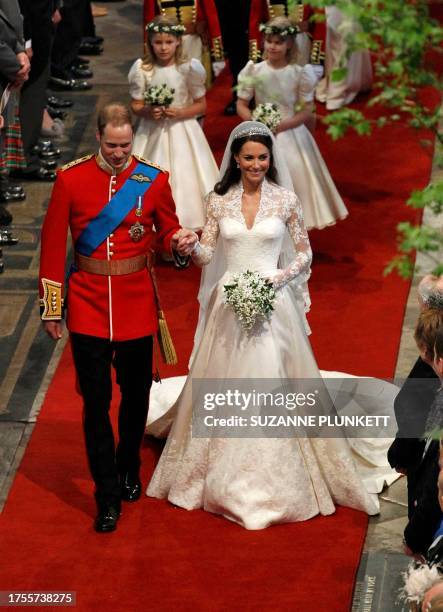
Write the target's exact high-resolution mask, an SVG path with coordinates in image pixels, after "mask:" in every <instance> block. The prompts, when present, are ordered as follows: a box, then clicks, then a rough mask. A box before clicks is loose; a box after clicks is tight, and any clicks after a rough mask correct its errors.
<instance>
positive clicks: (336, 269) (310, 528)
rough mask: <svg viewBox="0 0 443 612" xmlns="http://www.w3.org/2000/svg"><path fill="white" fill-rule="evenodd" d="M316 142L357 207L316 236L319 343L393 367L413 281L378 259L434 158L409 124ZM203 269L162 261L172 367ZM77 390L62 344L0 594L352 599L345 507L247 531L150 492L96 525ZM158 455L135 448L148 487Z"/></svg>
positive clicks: (374, 368) (307, 602)
mask: <svg viewBox="0 0 443 612" xmlns="http://www.w3.org/2000/svg"><path fill="white" fill-rule="evenodd" d="M222 85H223V79H222V81H221V82H219V84H218V86H217V87H216V88H214V89H213V91H212V92H211V96H210V112H209V114H208V117H207V119H206V128H207V133H208V135H209V138H210V141H211V144H214V145H215V146H214V148H215V150H216V153H217V154H218V155H219V154H220V152H221V151H222V150H223V148H224V142H225V141H226V137H227V134H228V133H229V131H230V129H231V127H232V125H234V124H235V123H236V120H235V119H234V120H229V121H226V120H225V119H224V118H221V117H217V116H216V115H215V112H216V111H217V110H218V111H219V110H220V109H222V108H223V106H224V104H225V103H226V102H227V99H228V97H229V94H227V93H224V92H222V91H221V87H222ZM318 142H319V145H320V148H321V150H322V151H323V153H324V155H325V158H326V161H327V163H328V165H329V167H330V169H331V171H332V174H333V176H334V178H335V180H336V182H337V186H338V188H339V190H340V191H341V193H342V194H343V196H344V198H345V200H346V203H347V205H348V206H349V210H350V217H349V219H348V220H346V221H344V222H341V223H339V224H338V225H337V226H336V227H333V228H328V229H326V230H324V231H322V232H312V235H311V239H312V244H313V249H314V254H315V264H314V270H313V277H312V282H311V291H312V299H313V308H312V313H311V315H310V323H311V326H312V329H313V336H312V342H313V345H314V350H315V354H316V355H317V358H318V361H319V364H320V366H321V367H322V368H325V369H335V370H345V371H349V372H352V373H354V374H372V375H377V376H391V375H392V374H393V371H394V365H395V361H396V356H397V350H398V342H399V335H400V329H401V323H402V315H403V311H404V307H405V299H406V296H407V292H408V289H409V284H408V283H405V282H403V281H401V280H399V279H398V278H396V277H389V278H387V279H385V278H383V276H382V270H383V267H384V266H385V264H386V263H387V261H388V260H389V259H390V258H391V257H392V255H393V254H394V252H395V226H396V224H397V223H398V221H399V220H403V219H406V218H411V217H412V215H411V212H410V211H408V210H407V209H405V207H404V205H403V202H404V199H405V197H406V196H407V194H408V192H409V191H410V190H411V189H412V188H417V187H421V186H423V185H424V184H425V183H426V182H427V180H428V178H429V171H430V157H428V155H427V154H426V153H425V152H424V151H423V149H421V147H420V146H419V144H418V135H417V134H416V133H413V132H411V131H410V130H408V129H406V128H404V127H401V126H397V127H396V128H389V129H384V130H382V131H379V132H377V133H375V134H374V135H373V136H372V137H371V138H366V139H362V138H359V137H356V136H355V137H354V136H352V135H351V136H349V137H347V138H346V139H344V140H343V141H340V142H338V143H332V142H330V141H329V140H328V139H327V137H326V136H325V134H324V130H323V128H321V127H320V128H319V131H318ZM198 275H199V273H198V270H196V269H192V268H191V269H190V270H187V271H182V272H176V271H175V270H171V269H170V268H167V267H162V268H161V270H159V277H160V285H161V289H162V295H163V296H164V297H163V301H164V306H165V310H166V311H167V313H168V316H169V321H170V323H171V327H172V330H173V332H174V337H175V339H176V343H177V347H178V351H179V354H180V364H179V365H178V366H177V367H176V368H169V369H168V370H167V375H172V374H175V373H184V372H185V369H186V364H187V360H188V356H189V352H190V349H191V343H192V335H193V329H194V325H195V321H196V316H197V307H196V301H195V295H196V290H197V285H198ZM162 369H163V372H164V373H165V368H162ZM73 389H74V381H73V371H72V365H71V360H70V354H69V352H68V351H66V352H65V354H64V356H63V358H62V361H61V363H60V366H59V368H58V370H57V373H56V375H55V377H54V380H53V381H52V384H51V386H50V389H49V391H48V394H47V396H46V400H45V404H44V406H43V410H42V413H41V416H40V418H39V422H38V426H37V427H36V430H35V432H34V434H33V436H32V439H31V442H30V444H29V446H28V449H27V451H26V454H25V457H24V460H23V462H22V465H21V467H20V470H19V472H18V474H17V477H16V480H15V483H14V486H13V488H12V491H11V493H10V497H9V499H8V502H7V505H6V508H5V510H4V512H3V514H2V515H1V517H0V547H1V550H3V551H4V552H3V564H2V573H1V578H0V590H6V589H8V590H10V589H20V590H31V591H40V590H57V591H60V590H64V591H65V590H75V591H77V602H78V603H77V609H78V610H81V611H82V612H83V611H89V610H94V609H97V610H100V611H101V610H105V611H114V610H116V611H117V610H118V611H120V610H125V611H126V610H128V611H137V612H138V611H142V610H145V609H152V610H171V609H176V610H193V611H196V610H201V611H203V610H205V611H206V610H211V611H218V610H220V611H222V610H228V609H232V610H257V609H258V610H273V611H277V610H294V611H295V612H299V611H300V612H301V611H302V610H303V611H304V612H314V611H318V610H322V611H323V610H325V611H326V610H327V611H328V612H344V611H345V610H348V609H349V606H350V601H351V594H352V585H353V581H354V576H355V572H356V569H357V566H358V561H359V558H360V553H361V547H362V544H363V540H364V536H365V531H366V524H367V518H366V517H365V516H364V515H363V514H361V513H359V512H354V511H351V510H347V509H343V508H339V509H338V510H337V512H336V514H335V515H334V516H333V517H326V518H323V517H317V518H315V519H312V520H310V521H307V522H305V523H299V524H291V525H279V526H275V527H271V528H269V529H266V530H264V531H259V532H248V531H246V530H244V529H242V528H241V527H239V526H237V525H234V524H231V523H230V522H228V521H226V520H224V519H222V518H219V517H216V516H213V515H210V514H209V513H205V512H203V511H195V512H186V511H185V510H181V509H176V508H174V507H172V506H171V505H169V504H168V503H167V502H164V501H157V500H152V499H148V498H143V499H142V500H141V501H140V502H139V503H137V504H135V505H132V506H130V505H125V506H124V514H123V517H122V519H121V521H120V523H119V528H118V531H117V532H116V533H115V534H112V535H98V534H95V533H94V532H93V531H92V527H91V523H92V518H93V516H94V511H95V509H94V504H93V501H92V484H91V482H90V480H89V476H88V473H87V469H86V461H85V455H84V450H83V443H82V435H81V407H80V401H79V398H78V396H76V395H75V394H74V391H73ZM114 413H115V407H114ZM157 452H158V449H156V448H155V447H146V448H145V449H144V452H143V459H144V464H143V477H144V482H146V481H147V480H148V478H149V474H150V473H151V472H152V469H153V466H154V462H155V456H156V453H157Z"/></svg>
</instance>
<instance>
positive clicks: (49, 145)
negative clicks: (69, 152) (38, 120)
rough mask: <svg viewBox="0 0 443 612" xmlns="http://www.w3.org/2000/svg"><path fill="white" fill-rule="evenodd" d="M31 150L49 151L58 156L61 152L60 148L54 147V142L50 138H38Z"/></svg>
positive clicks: (37, 151) (38, 151)
mask: <svg viewBox="0 0 443 612" xmlns="http://www.w3.org/2000/svg"><path fill="white" fill-rule="evenodd" d="M32 150H33V151H34V152H35V153H42V152H43V151H44V152H48V151H50V152H51V153H55V156H56V157H60V155H61V154H62V153H61V151H60V149H58V148H57V147H54V143H53V142H52V140H44V139H43V138H40V139H39V141H38V142H37V144H36V145H35V147H33V149H32Z"/></svg>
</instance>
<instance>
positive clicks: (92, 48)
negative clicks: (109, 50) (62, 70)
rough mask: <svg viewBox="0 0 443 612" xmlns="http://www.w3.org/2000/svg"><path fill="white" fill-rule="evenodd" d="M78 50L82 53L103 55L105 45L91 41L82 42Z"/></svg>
mask: <svg viewBox="0 0 443 612" xmlns="http://www.w3.org/2000/svg"><path fill="white" fill-rule="evenodd" d="M78 51H79V53H81V54H82V55H101V54H102V53H103V47H101V46H100V45H93V44H91V43H82V45H81V47H80V49H79V50H78Z"/></svg>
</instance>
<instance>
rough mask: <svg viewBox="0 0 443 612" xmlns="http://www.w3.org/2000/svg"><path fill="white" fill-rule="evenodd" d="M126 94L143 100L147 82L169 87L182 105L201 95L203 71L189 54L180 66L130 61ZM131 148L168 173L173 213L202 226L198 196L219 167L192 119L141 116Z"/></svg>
mask: <svg viewBox="0 0 443 612" xmlns="http://www.w3.org/2000/svg"><path fill="white" fill-rule="evenodd" d="M128 80H129V93H130V95H131V97H132V98H133V99H135V100H143V99H144V94H145V92H146V91H147V89H148V88H149V87H150V86H151V85H163V84H166V85H167V86H168V87H170V88H171V89H174V101H173V103H172V104H173V106H177V107H185V106H189V105H190V104H192V103H193V101H194V100H196V99H197V98H201V97H202V96H204V95H205V91H206V90H205V80H206V72H205V69H204V68H203V66H202V64H201V63H200V62H199V61H198V60H196V59H192V60H190V61H188V62H184V63H183V64H180V65H176V64H174V65H172V66H154V68H152V69H150V70H145V68H144V67H143V62H142V60H141V59H138V60H136V61H135V62H134V64H133V66H132V67H131V70H130V71H129V75H128ZM133 152H134V153H135V154H136V155H141V156H142V157H144V158H146V159H148V160H151V161H153V162H155V163H156V164H159V165H160V166H162V167H163V168H165V169H166V170H167V171H168V172H169V173H170V175H169V181H170V184H171V190H172V195H173V197H174V202H175V206H176V211H177V216H178V218H179V220H180V223H181V225H182V226H183V227H189V228H192V229H199V228H202V227H203V225H204V223H205V210H204V206H203V199H204V197H205V195H206V194H207V193H209V191H210V190H211V189H212V188H213V186H214V184H215V183H216V182H217V180H218V168H217V164H216V163H215V160H214V156H213V155H212V152H211V149H210V148H209V144H208V142H207V140H206V137H205V135H204V133H203V130H202V129H201V127H200V125H199V123H198V121H197V119H195V118H191V119H168V118H165V119H160V120H159V121H154V120H153V119H141V120H140V123H139V126H138V128H137V131H136V134H135V137H134V146H133Z"/></svg>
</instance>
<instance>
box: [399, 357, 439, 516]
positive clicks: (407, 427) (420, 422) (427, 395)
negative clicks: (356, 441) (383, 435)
mask: <svg viewBox="0 0 443 612" xmlns="http://www.w3.org/2000/svg"><path fill="white" fill-rule="evenodd" d="M439 384H440V382H439V379H438V378H437V375H436V374H435V372H434V370H433V369H432V368H431V366H429V365H428V364H427V363H426V362H424V361H423V360H422V359H421V358H420V357H419V358H418V359H417V361H416V362H415V364H414V367H413V368H412V370H411V372H410V373H409V376H408V378H407V379H406V380H405V382H404V384H403V386H402V388H401V389H400V391H399V393H398V395H397V397H396V398H395V402H394V410H395V418H396V420H397V424H398V432H397V435H396V438H395V440H394V442H393V443H392V444H391V447H390V448H389V450H388V461H389V463H390V465H391V467H393V468H401V469H406V471H407V479H408V512H409V515H410V514H411V512H412V509H413V503H414V500H415V492H414V485H413V484H412V483H413V482H415V476H414V473H415V470H416V469H417V466H418V465H420V462H421V459H422V455H423V450H424V447H425V442H424V440H423V435H424V432H425V426H426V419H427V418H428V414H429V410H430V408H431V405H432V402H433V401H434V399H435V393H436V391H437V389H438V387H439Z"/></svg>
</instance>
